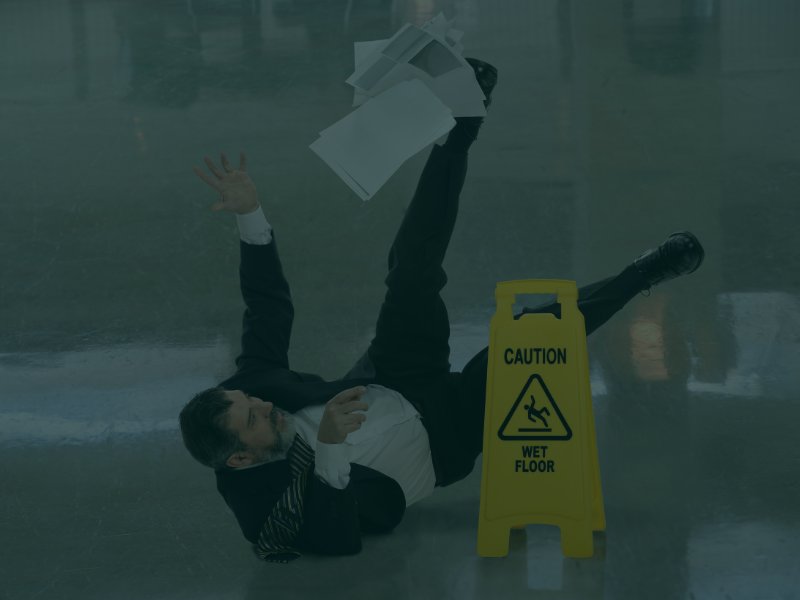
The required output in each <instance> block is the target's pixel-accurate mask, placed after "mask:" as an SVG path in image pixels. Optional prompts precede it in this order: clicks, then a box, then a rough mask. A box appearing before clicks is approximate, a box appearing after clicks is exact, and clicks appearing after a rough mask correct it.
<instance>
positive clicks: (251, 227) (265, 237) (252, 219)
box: [236, 206, 272, 246]
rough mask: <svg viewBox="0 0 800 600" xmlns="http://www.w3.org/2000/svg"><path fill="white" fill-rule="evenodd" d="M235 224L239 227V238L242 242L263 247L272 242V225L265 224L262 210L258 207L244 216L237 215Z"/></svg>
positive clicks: (265, 220)
mask: <svg viewBox="0 0 800 600" xmlns="http://www.w3.org/2000/svg"><path fill="white" fill-rule="evenodd" d="M236 224H237V225H238V226H239V237H240V238H241V240H242V241H243V242H246V243H248V244H258V245H260V246H263V245H266V244H269V243H270V242H271V241H272V225H270V224H269V223H268V222H267V217H265V216H264V209H262V208H261V207H260V206H259V207H258V208H257V209H255V210H254V211H253V212H250V213H247V214H245V215H239V214H237V215H236Z"/></svg>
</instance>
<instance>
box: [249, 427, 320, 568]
mask: <svg viewBox="0 0 800 600" xmlns="http://www.w3.org/2000/svg"><path fill="white" fill-rule="evenodd" d="M286 455H287V460H288V461H289V470H290V472H291V476H292V480H291V482H290V483H289V487H288V488H287V489H286V491H285V492H283V494H282V495H281V497H280V499H279V500H278V503H277V504H276V505H275V507H274V508H273V509H272V512H270V514H269V516H268V517H267V521H266V522H265V523H264V526H263V527H262V528H261V533H260V535H259V536H258V543H257V544H255V545H254V546H253V550H254V551H255V553H256V555H257V556H258V557H259V558H260V559H262V560H265V561H267V562H277V563H288V562H289V561H292V560H295V559H297V558H299V557H300V553H299V552H298V551H297V550H296V549H295V548H293V547H292V545H291V544H292V543H293V542H294V540H295V538H296V537H297V534H298V532H299V531H300V528H301V527H302V525H303V496H304V493H305V489H306V483H307V482H308V474H309V473H310V472H311V470H312V466H313V464H314V451H313V450H312V449H311V446H309V445H308V444H307V443H306V441H305V440H304V439H303V438H302V437H300V434H299V433H298V434H296V435H295V436H294V441H293V442H292V445H291V446H290V447H289V450H288V452H287V453H286Z"/></svg>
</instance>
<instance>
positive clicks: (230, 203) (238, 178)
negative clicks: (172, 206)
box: [192, 152, 260, 215]
mask: <svg viewBox="0 0 800 600" xmlns="http://www.w3.org/2000/svg"><path fill="white" fill-rule="evenodd" d="M220 156H221V157H222V167H223V169H224V170H223V171H220V170H219V169H218V168H217V167H216V165H214V162H213V161H212V160H211V159H210V158H208V157H207V156H205V157H204V159H205V162H206V164H207V165H208V168H209V170H210V171H211V172H212V173H213V174H214V176H215V179H212V178H211V177H209V176H208V175H206V174H205V173H204V172H203V171H202V170H200V168H199V167H192V168H193V169H194V172H195V173H197V176H198V177H199V178H200V179H202V180H203V181H205V182H206V183H207V184H208V185H210V186H211V187H212V188H214V189H215V190H217V192H219V193H220V200H219V202H216V203H215V204H213V205H212V206H211V210H227V211H230V212H233V213H237V214H240V215H243V214H246V213H249V212H253V211H254V210H255V209H257V208H258V207H259V206H260V204H259V203H258V193H257V192H256V186H255V184H254V183H253V180H252V179H250V176H249V175H248V174H247V157H246V156H245V155H244V152H240V154H239V168H238V169H233V168H231V164H230V163H229V162H228V159H227V157H226V156H225V153H220Z"/></svg>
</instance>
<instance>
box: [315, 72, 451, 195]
mask: <svg viewBox="0 0 800 600" xmlns="http://www.w3.org/2000/svg"><path fill="white" fill-rule="evenodd" d="M453 125H455V120H454V119H453V117H451V116H450V109H448V108H447V107H446V106H445V105H444V104H442V102H441V101H440V100H439V99H438V98H437V97H436V96H435V95H434V94H433V93H432V92H431V91H430V90H429V89H428V88H427V87H426V86H425V85H424V84H423V83H422V82H420V81H416V80H412V81H404V82H402V83H399V84H397V85H395V86H394V87H392V88H390V89H388V90H386V91H385V92H384V93H382V94H381V95H380V96H378V97H376V98H373V99H371V100H370V101H369V102H367V103H365V104H364V105H362V106H361V107H360V108H358V109H357V110H355V111H353V112H352V113H350V114H349V115H348V116H346V117H345V118H344V119H342V120H340V121H338V122H337V123H335V124H334V125H332V126H331V127H328V128H327V129H325V130H324V131H323V132H322V133H321V137H320V138H319V139H318V140H317V141H316V142H314V143H313V144H311V146H310V147H311V149H312V150H313V151H314V152H315V153H316V154H317V155H318V156H319V157H320V158H321V159H322V160H324V161H325V162H326V163H327V164H328V165H329V166H330V167H331V168H332V169H333V170H334V171H335V172H336V174H337V175H339V177H341V178H342V180H343V181H344V182H345V183H347V185H349V186H350V187H351V188H352V190H353V191H354V192H355V193H356V194H358V196H359V197H361V199H362V200H369V198H370V197H371V196H372V195H373V194H375V192H377V191H378V190H379V189H380V188H381V186H382V185H383V184H384V183H386V181H387V180H388V179H389V178H390V177H391V176H392V174H394V172H395V171H397V169H399V168H400V166H401V165H402V164H403V163H404V162H405V161H406V160H408V159H409V158H411V157H412V156H413V155H414V154H416V153H417V152H419V151H420V150H421V149H422V148H424V147H425V146H427V145H428V144H431V143H432V142H433V141H434V140H436V139H437V138H439V137H441V136H443V135H444V134H445V133H447V132H448V131H450V129H452V127H453Z"/></svg>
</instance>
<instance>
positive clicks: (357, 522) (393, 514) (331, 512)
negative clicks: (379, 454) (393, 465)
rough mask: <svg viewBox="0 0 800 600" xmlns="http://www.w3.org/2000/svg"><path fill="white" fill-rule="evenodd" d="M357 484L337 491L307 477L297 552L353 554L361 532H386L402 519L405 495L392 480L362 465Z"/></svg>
mask: <svg viewBox="0 0 800 600" xmlns="http://www.w3.org/2000/svg"><path fill="white" fill-rule="evenodd" d="M353 467H354V468H357V469H358V471H359V478H358V480H357V481H350V483H348V485H347V487H346V488H345V489H341V490H340V489H336V488H334V487H331V486H329V485H327V484H326V483H325V482H323V481H322V480H321V479H320V478H318V477H316V476H315V475H312V476H311V477H309V480H308V485H307V486H306V493H305V499H304V506H303V527H302V528H301V529H300V533H299V534H298V536H297V539H296V540H295V544H296V545H297V547H298V548H299V549H300V550H306V551H309V552H315V553H317V554H335V555H341V554H355V553H358V552H360V551H361V534H362V533H389V532H390V531H392V530H393V529H394V528H395V527H396V526H397V524H398V523H400V521H401V520H402V519H403V515H404V514H405V508H406V500H405V495H404V494H403V489H402V488H401V487H400V484H399V483H397V482H396V481H395V480H394V479H392V478H391V477H388V476H386V475H384V474H382V473H379V472H378V471H375V470H373V469H370V468H369V467H365V466H363V465H353Z"/></svg>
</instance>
